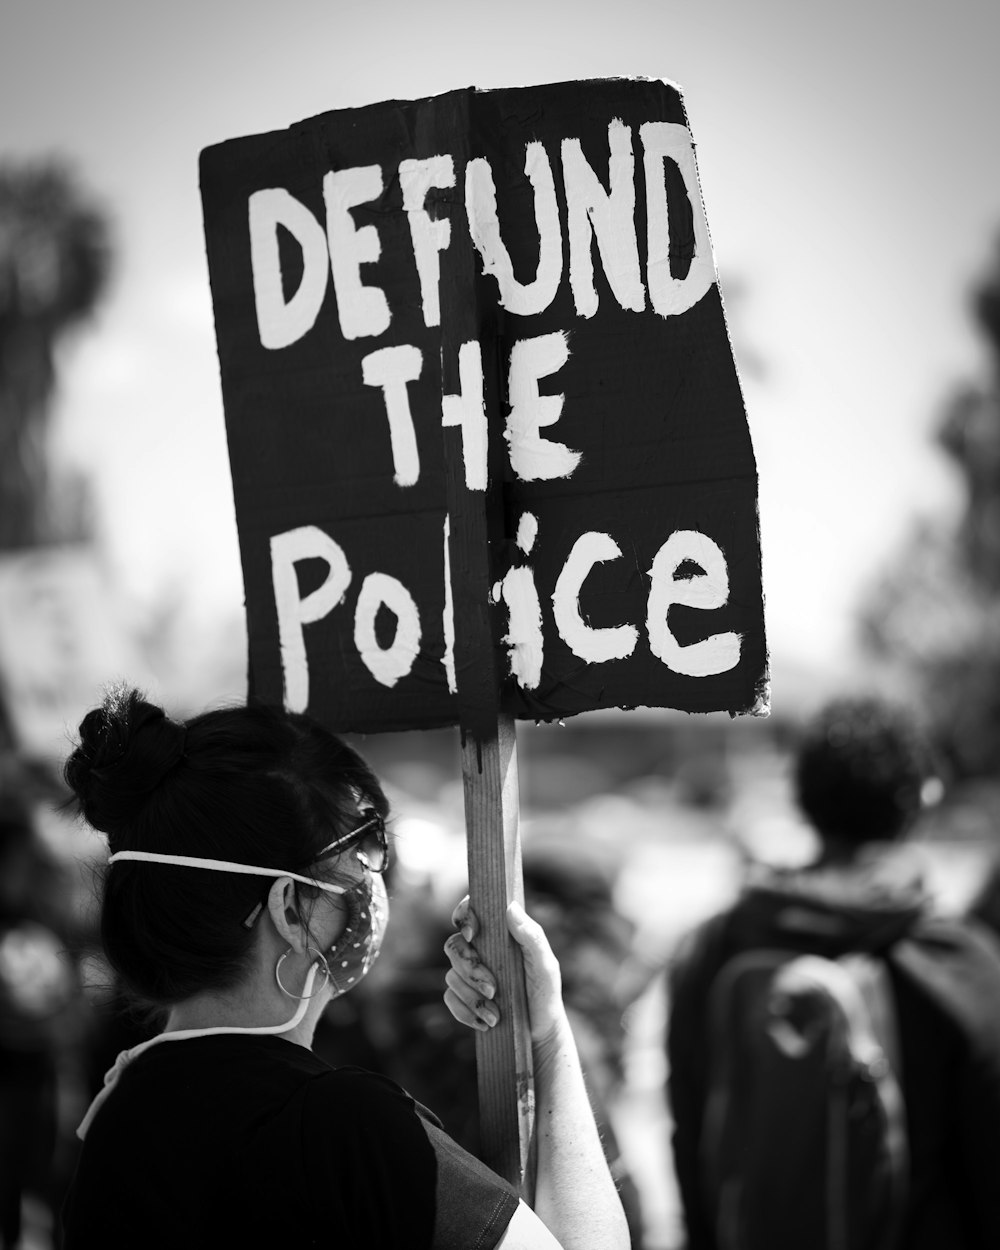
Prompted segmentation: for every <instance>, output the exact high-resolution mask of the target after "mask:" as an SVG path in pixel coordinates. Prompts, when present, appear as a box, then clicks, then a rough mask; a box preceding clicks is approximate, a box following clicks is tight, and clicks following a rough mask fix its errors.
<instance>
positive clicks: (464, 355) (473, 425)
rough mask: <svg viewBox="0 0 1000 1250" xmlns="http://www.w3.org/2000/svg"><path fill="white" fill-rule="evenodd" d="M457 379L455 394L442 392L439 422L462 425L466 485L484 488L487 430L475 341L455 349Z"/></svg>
mask: <svg viewBox="0 0 1000 1250" xmlns="http://www.w3.org/2000/svg"><path fill="white" fill-rule="evenodd" d="M458 380H459V386H460V388H461V390H460V392H459V394H458V395H442V396H441V424H442V425H444V426H454V425H457V426H460V427H461V430H462V457H463V459H464V461H465V485H466V486H467V487H468V489H469V490H485V489H486V467H487V466H486V457H487V448H488V443H489V431H488V428H487V423H486V405H485V403H484V402H483V357H482V353H481V351H480V348H479V344H478V343H463V344H462V346H461V347H460V348H459V349H458Z"/></svg>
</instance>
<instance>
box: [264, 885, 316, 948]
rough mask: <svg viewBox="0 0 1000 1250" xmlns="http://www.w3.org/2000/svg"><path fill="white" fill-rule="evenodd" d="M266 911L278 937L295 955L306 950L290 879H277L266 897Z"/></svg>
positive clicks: (301, 918) (300, 915) (305, 938)
mask: <svg viewBox="0 0 1000 1250" xmlns="http://www.w3.org/2000/svg"><path fill="white" fill-rule="evenodd" d="M267 911H268V915H270V917H271V923H272V924H273V925H274V927H275V929H277V931H278V936H279V937H280V938H281V939H282V941H284V942H287V943H288V945H289V946H290V947H291V948H292V950H294V951H295V952H296V953H297V954H300V955H301V954H302V953H303V951H304V950H305V949H306V941H307V937H308V935H307V933H306V927H305V924H304V921H303V917H302V914H301V912H300V910H299V903H298V899H297V898H296V894H295V882H294V881H293V880H292V879H291V877H278V879H277V880H276V881H275V883H274V885H272V886H271V888H270V890H269V891H268V895H267Z"/></svg>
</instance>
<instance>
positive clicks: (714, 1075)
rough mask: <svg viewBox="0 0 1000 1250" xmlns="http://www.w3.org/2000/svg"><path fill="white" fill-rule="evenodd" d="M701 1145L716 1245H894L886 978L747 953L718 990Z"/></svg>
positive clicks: (901, 1192) (897, 1123)
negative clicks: (713, 1214)
mask: <svg viewBox="0 0 1000 1250" xmlns="http://www.w3.org/2000/svg"><path fill="white" fill-rule="evenodd" d="M709 1009H710V1012H711V1017H710V1032H709V1039H710V1045H711V1050H712V1053H711V1057H710V1060H709V1063H710V1067H709V1084H708V1099H707V1103H706V1110H705V1123H704V1129H703V1138H702V1151H703V1153H702V1163H703V1167H704V1179H705V1183H706V1185H707V1190H708V1199H709V1210H710V1211H713V1212H714V1213H715V1226H716V1236H717V1240H718V1245H719V1247H720V1250H891V1248H892V1247H893V1246H895V1245H896V1244H897V1240H898V1236H899V1232H900V1226H901V1223H902V1215H903V1211H904V1207H905V1204H906V1192H907V1175H908V1163H909V1157H908V1150H907V1134H906V1121H905V1113H904V1108H903V1098H902V1093H901V1090H900V1085H899V1080H898V1076H897V1073H898V1049H897V1047H896V1044H895V1011H894V1003H893V996H892V987H891V984H890V982H889V976H888V971H887V969H886V967H885V964H884V963H883V962H881V961H880V960H877V959H875V958H874V957H872V956H868V955H862V954H857V955H848V956H843V957H841V958H839V959H826V958H823V957H821V956H818V955H801V954H796V953H794V952H790V951H778V950H760V951H750V952H747V953H744V954H741V955H737V956H735V957H734V958H733V959H731V960H730V961H729V962H728V963H727V964H726V965H725V966H724V967H723V968H722V970H721V972H720V973H719V974H718V976H717V978H716V979H715V981H714V983H713V985H712V989H711V996H710V1008H709Z"/></svg>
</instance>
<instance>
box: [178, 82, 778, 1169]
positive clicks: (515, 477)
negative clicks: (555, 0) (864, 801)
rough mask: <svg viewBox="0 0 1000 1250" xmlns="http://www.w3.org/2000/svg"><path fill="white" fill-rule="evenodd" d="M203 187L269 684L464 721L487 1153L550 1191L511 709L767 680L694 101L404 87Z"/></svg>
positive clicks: (232, 146) (407, 714) (690, 705)
mask: <svg viewBox="0 0 1000 1250" xmlns="http://www.w3.org/2000/svg"><path fill="white" fill-rule="evenodd" d="M201 186H202V200H203V207H204V217H205V236H206V244H207V251H208V263H209V273H210V279H211V285H212V298H213V304H214V308H215V321H216V334H217V340H218V347H219V360H220V367H221V374H222V388H223V399H224V406H225V413H226V425H227V433H228V441H229V450H230V460H231V465H232V472H233V487H234V493H235V501H236V515H237V524H238V528H239V533H240V545H241V552H242V560H243V572H244V581H245V587H246V601H247V624H248V635H249V646H250V690H251V693H252V694H253V695H254V696H256V697H258V698H261V699H263V700H264V701H266V702H270V703H276V704H277V703H284V705H285V706H286V707H288V708H290V709H293V710H296V711H307V712H309V713H311V714H312V715H313V716H315V717H316V718H317V719H319V720H321V721H322V722H324V723H325V724H326V725H328V726H329V727H330V728H332V729H335V730H341V731H353V732H372V731H379V730H395V729H410V728H417V729H423V728H429V727H431V726H436V725H448V724H459V725H461V727H462V730H463V776H464V782H465V797H466V813H467V823H468V837H469V843H468V845H469V868H470V873H469V876H470V891H471V894H472V902H473V906H474V907H475V908H476V910H477V914H478V916H479V918H480V921H481V930H480V934H479V936H478V937H477V944H478V945H479V949H480V952H481V954H482V956H483V958H484V959H485V961H486V962H487V964H489V965H490V966H491V967H492V968H493V970H494V973H495V974H496V975H497V979H498V986H499V989H498V994H497V1002H498V1003H499V1004H501V1023H500V1025H499V1026H498V1027H497V1029H495V1030H491V1031H490V1032H488V1033H486V1034H479V1035H477V1041H476V1045H477V1060H478V1066H479V1069H480V1104H481V1112H482V1117H481V1118H482V1122H483V1126H484V1134H485V1133H486V1132H491V1131H492V1133H493V1136H492V1139H491V1140H490V1141H486V1140H485V1137H484V1145H485V1147H486V1150H485V1154H484V1157H485V1158H486V1160H487V1161H488V1162H489V1163H490V1164H491V1165H492V1166H493V1167H495V1169H496V1170H497V1171H499V1172H501V1173H502V1174H503V1175H505V1176H507V1177H508V1178H509V1179H511V1180H513V1181H515V1182H517V1181H519V1180H520V1181H521V1182H522V1183H523V1184H524V1186H525V1189H526V1191H530V1180H529V1179H528V1175H527V1174H528V1172H529V1170H530V1169H529V1168H528V1157H529V1153H530V1152H529V1148H528V1143H529V1138H530V1119H531V1106H530V1103H531V1072H530V1062H531V1055H530V1045H529V1043H528V1038H527V1028H526V1011H525V1004H524V986H523V978H522V977H521V975H520V969H519V962H518V961H517V960H513V959H512V958H511V945H512V944H511V942H510V939H509V937H508V935H507V933H506V929H505V925H504V912H505V909H506V905H507V902H508V900H509V899H511V898H515V897H517V896H518V894H519V892H520V864H519V841H518V827H517V820H518V813H517V782H516V753H515V750H514V726H513V719H514V718H515V717H520V718H531V719H536V720H554V719H559V718H562V717H566V716H570V715H574V714H576V713H579V712H586V711H590V710H594V709H598V708H610V707H636V706H640V705H643V706H652V707H673V708H680V709H685V710H688V711H701V712H708V711H718V710H724V711H728V712H731V713H741V712H754V713H761V712H765V711H766V710H767V699H768V693H767V653H766V646H765V639H764V625H763V611H762V598H761V585H760V551H759V539H758V523H757V477H756V465H755V462H754V456H753V450H752V447H751V444H750V438H749V432H748V429H747V423H746V415H745V412H744V408H743V401H742V396H741V393H740V388H739V382H738V379H737V375H736V369H735V365H734V362H733V357H732V352H731V348H730V344H729V338H728V333H727V330H726V324H725V317H724V313H723V307H722V300H721V295H720V292H719V288H718V284H717V281H716V272H715V264H714V260H713V257H712V250H711V245H710V242H709V236H708V227H707V224H706V220H705V214H704V210H703V206H702V200H701V192H700V188H699V185H698V177H697V170H696V167H695V158H694V147H693V143H692V139H691V135H690V132H689V130H688V127H687V119H686V116H685V112H684V106H683V103H682V100H681V97H680V95H679V93H678V92H677V90H676V89H675V88H673V87H671V86H669V85H667V84H665V83H661V82H647V81H625V80H612V81H600V82H577V83H563V84H556V85H552V86H545V87H532V88H523V89H512V90H503V91H487V92H481V91H476V90H474V89H471V88H470V89H467V90H462V91H454V92H449V93H447V94H444V95H440V96H436V97H432V98H429V99H424V100H416V101H408V102H401V101H389V102H385V103H382V104H376V105H372V106H369V107H366V108H360V109H349V110H341V111H335V112H330V113H325V114H322V115H321V116H319V117H315V118H311V119H309V120H307V121H303V122H300V123H298V124H296V125H294V126H291V127H289V128H288V129H287V130H285V131H278V132H274V133H271V134H264V135H256V136H251V137H247V138H240V139H233V140H230V141H228V142H225V143H222V144H219V145H217V146H215V147H212V148H208V149H206V150H205V151H204V152H203V153H202V159H201ZM526 1129H527V1130H529V1131H528V1132H526Z"/></svg>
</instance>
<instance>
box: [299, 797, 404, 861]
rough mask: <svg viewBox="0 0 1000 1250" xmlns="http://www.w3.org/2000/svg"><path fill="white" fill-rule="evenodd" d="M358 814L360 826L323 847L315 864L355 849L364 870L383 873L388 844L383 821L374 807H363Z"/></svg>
mask: <svg viewBox="0 0 1000 1250" xmlns="http://www.w3.org/2000/svg"><path fill="white" fill-rule="evenodd" d="M360 814H361V817H362V820H361V824H360V825H358V826H357V828H355V829H352V830H351V832H350V833H345V834H344V836H343V837H341V838H337V839H336V841H334V842H331V843H330V844H329V845H328V846H324V847H323V849H322V850H321V851H320V853H319V854H318V855H317V856H316V863H319V862H320V861H321V860H324V859H329V858H330V857H331V856H333V855H343V854H344V852H345V851H348V850H350V849H351V848H352V847H356V848H357V849H356V850H355V854H356V855H357V857H358V859H360V860H361V862H362V863H363V864H364V866H365V867H366V868H369V869H371V871H372V872H385V870H386V869H387V868H388V867H389V842H388V839H387V838H386V835H385V821H384V820H383V819H382V817H381V816H380V815H379V813H378V812H377V811H376V810H375V809H374V807H364V808H362V809H361V813H360Z"/></svg>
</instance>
